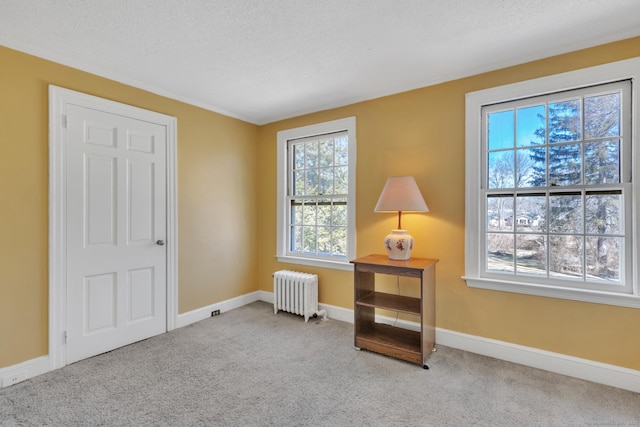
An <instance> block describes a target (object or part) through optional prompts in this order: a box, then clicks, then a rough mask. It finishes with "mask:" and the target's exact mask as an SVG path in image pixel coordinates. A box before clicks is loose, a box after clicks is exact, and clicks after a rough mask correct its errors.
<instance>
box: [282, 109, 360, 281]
mask: <svg viewBox="0 0 640 427" xmlns="http://www.w3.org/2000/svg"><path fill="white" fill-rule="evenodd" d="M343 131H346V132H347V135H348V138H349V148H348V150H349V165H348V170H349V180H348V181H349V184H348V185H349V189H348V191H349V194H348V196H347V256H346V257H345V259H344V261H341V260H337V259H329V258H322V257H318V256H304V255H302V254H295V255H293V254H291V253H290V252H289V248H288V243H287V242H288V241H289V239H288V234H289V230H288V227H287V212H288V203H287V186H288V174H289V170H288V169H289V161H288V153H287V147H288V142H289V141H290V140H294V139H300V138H307V137H311V136H316V135H323V134H329V133H335V132H343ZM277 144H278V149H277V151H278V178H277V179H278V184H277V187H278V194H277V203H278V216H277V221H278V223H277V227H276V229H277V250H276V257H277V258H278V261H280V262H285V263H291V264H301V265H308V266H314V267H323V268H332V269H337V270H348V271H352V270H353V264H351V263H350V261H351V260H352V259H354V258H355V254H356V118H355V117H347V118H344V119H338V120H332V121H329V122H324V123H318V124H314V125H309V126H303V127H299V128H294V129H288V130H283V131H280V132H278V137H277Z"/></svg>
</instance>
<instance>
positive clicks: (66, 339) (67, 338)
mask: <svg viewBox="0 0 640 427" xmlns="http://www.w3.org/2000/svg"><path fill="white" fill-rule="evenodd" d="M68 340H69V336H68V335H67V331H64V343H65V344H66V343H67V341H68Z"/></svg>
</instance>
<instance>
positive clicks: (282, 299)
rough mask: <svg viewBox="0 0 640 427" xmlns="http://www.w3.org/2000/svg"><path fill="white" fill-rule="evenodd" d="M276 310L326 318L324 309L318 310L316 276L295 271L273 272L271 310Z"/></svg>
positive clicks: (307, 319) (306, 316)
mask: <svg viewBox="0 0 640 427" xmlns="http://www.w3.org/2000/svg"><path fill="white" fill-rule="evenodd" d="M278 310H282V311H286V312H289V313H293V314H298V315H301V316H304V321H305V322H308V321H309V318H310V317H312V316H319V315H321V316H322V317H323V320H326V318H327V312H326V311H325V310H318V276H317V275H315V274H308V273H300V272H297V271H289V270H280V271H276V272H275V273H273V312H274V313H276V314H278Z"/></svg>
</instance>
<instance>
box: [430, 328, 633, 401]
mask: <svg viewBox="0 0 640 427" xmlns="http://www.w3.org/2000/svg"><path fill="white" fill-rule="evenodd" d="M436 343H438V344H442V345H443V346H447V347H453V348H457V349H460V350H464V351H469V352H471V353H477V354H482V355H484V356H490V357H495V358H496V359H501V360H506V361H508V362H513V363H518V364H520V365H525V366H530V367H533V368H538V369H542V370H545V371H549V372H554V373H556V374H562V375H567V376H569V377H574V378H580V379H583V380H587V381H591V382H594V383H599V384H605V385H609V386H612V387H617V388H621V389H625V390H630V391H634V392H636V393H640V371H637V370H634V369H629V368H623V367H620V366H616V365H609V364H606V363H600V362H595V361H593V360H588V359H581V358H579V357H573V356H567V355H565V354H560V353H553V352H550V351H545V350H540V349H537V348H533V347H525V346H522V345H518V344H512V343H508V342H504V341H498V340H493V339H490V338H483V337H478V336H475V335H468V334H463V333H460V332H456V331H450V330H447V329H441V328H436Z"/></svg>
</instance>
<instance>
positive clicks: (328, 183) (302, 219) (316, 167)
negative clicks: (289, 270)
mask: <svg viewBox="0 0 640 427" xmlns="http://www.w3.org/2000/svg"><path fill="white" fill-rule="evenodd" d="M355 155H356V134H355V118H354V117H351V118H346V119H341V120H335V121H331V122H325V123H320V124H316V125H311V126H305V127H301V128H296V129H289V130H286V131H281V132H278V229H277V233H278V243H277V244H278V260H279V261H282V262H288V263H295V264H304V265H312V266H320V267H328V268H336V269H345V270H350V269H352V265H351V264H350V263H349V261H350V260H351V259H353V258H355V241H356V239H355Z"/></svg>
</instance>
